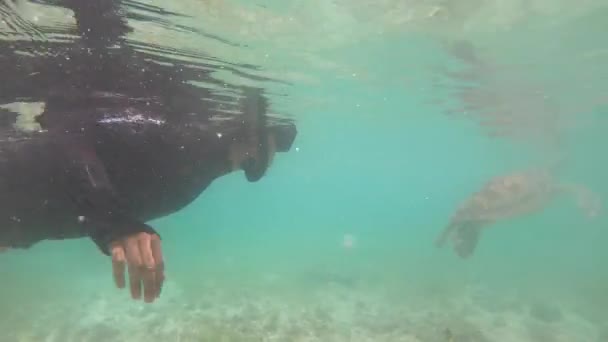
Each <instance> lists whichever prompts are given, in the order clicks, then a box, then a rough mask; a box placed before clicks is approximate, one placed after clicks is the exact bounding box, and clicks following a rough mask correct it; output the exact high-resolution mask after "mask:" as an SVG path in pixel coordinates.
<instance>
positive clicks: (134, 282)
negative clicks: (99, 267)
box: [110, 233, 165, 303]
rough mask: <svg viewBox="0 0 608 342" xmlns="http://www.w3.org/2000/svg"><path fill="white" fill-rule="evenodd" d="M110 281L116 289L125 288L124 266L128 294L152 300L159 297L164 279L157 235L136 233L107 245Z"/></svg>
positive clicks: (147, 301)
mask: <svg viewBox="0 0 608 342" xmlns="http://www.w3.org/2000/svg"><path fill="white" fill-rule="evenodd" d="M110 252H111V255H112V270H113V274H114V282H115V283H116V286H117V287H118V288H120V289H122V288H124V287H125V266H127V267H128V273H129V285H130V288H131V297H132V298H133V299H135V300H139V299H140V298H141V288H142V285H143V288H144V301H145V302H146V303H151V302H153V301H154V300H155V299H156V298H158V297H159V296H160V291H161V288H162V285H163V281H164V280H165V274H164V263H163V256H162V251H161V242H160V238H159V236H158V235H156V234H150V233H137V234H133V235H130V236H127V237H125V238H123V239H121V240H119V241H115V242H113V243H112V244H111V245H110Z"/></svg>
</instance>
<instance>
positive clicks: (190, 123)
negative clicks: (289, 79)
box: [0, 0, 297, 302]
mask: <svg viewBox="0 0 608 342" xmlns="http://www.w3.org/2000/svg"><path fill="white" fill-rule="evenodd" d="M54 2H61V1H54ZM118 3H119V1H108V0H91V1H66V2H65V3H63V5H64V6H66V7H68V8H71V9H72V10H73V11H74V13H75V17H76V19H77V23H78V32H80V34H81V38H82V39H81V40H79V41H77V42H75V43H73V44H71V45H65V44H64V43H57V44H55V45H49V46H50V48H49V46H43V48H45V49H51V48H53V49H55V50H53V51H54V52H55V55H53V54H47V55H44V56H34V57H29V56H19V58H18V59H15V61H17V64H15V67H14V68H11V69H9V68H4V67H2V69H3V70H6V73H5V75H3V78H4V79H5V81H6V82H5V83H4V84H2V85H0V90H1V91H0V101H2V102H4V103H6V102H9V103H10V101H13V102H14V101H16V100H23V99H25V100H30V101H42V102H44V103H45V107H44V111H43V112H42V114H40V115H39V116H37V117H36V121H37V123H38V124H39V125H40V128H41V129H40V130H37V131H27V132H24V131H22V130H18V129H15V128H14V127H13V125H9V124H6V123H5V124H3V125H0V251H5V250H6V249H7V248H29V247H30V246H32V245H34V244H35V243H37V242H40V241H43V240H58V239H73V238H84V237H88V238H91V239H92V241H93V242H94V243H95V244H96V245H97V246H98V247H99V249H100V250H101V251H102V252H103V253H104V254H106V255H108V256H111V258H112V268H113V275H114V280H115V282H116V285H117V286H118V287H119V288H123V287H124V286H125V268H127V267H128V276H129V284H130V290H131V295H132V297H133V298H134V299H140V298H141V295H142V286H143V297H144V300H145V301H146V302H152V301H154V299H155V298H157V297H158V296H159V295H160V292H161V288H162V284H163V281H164V260H163V256H162V248H161V239H160V236H159V234H158V233H157V232H156V231H155V230H154V229H153V228H152V227H150V226H149V225H147V224H146V223H145V222H148V221H150V220H152V219H155V218H159V217H162V216H166V215H169V214H171V213H174V212H176V211H178V210H180V209H182V208H184V207H185V206H187V205H188V204H190V203H191V202H192V201H193V200H194V199H195V198H197V197H198V196H199V195H200V194H201V193H202V192H203V191H204V190H205V189H206V188H207V187H208V186H209V185H210V184H211V182H212V181H213V180H215V179H217V178H218V177H221V176H222V175H225V174H228V173H230V172H233V171H237V170H243V171H244V173H245V175H246V178H247V179H248V180H249V181H251V182H255V181H257V180H259V179H260V178H262V177H263V176H264V174H265V172H266V170H267V168H268V167H269V165H270V164H271V162H272V159H273V156H274V154H275V152H286V151H288V150H289V149H290V148H291V145H292V143H293V141H294V139H295V136H296V134H297V132H296V128H295V126H294V125H293V124H292V123H291V122H288V121H275V122H270V118H268V117H267V115H266V113H267V106H268V104H267V100H266V98H265V97H264V95H263V93H262V91H261V90H259V89H255V88H241V89H240V90H241V93H242V98H241V100H240V101H238V103H239V105H238V107H237V108H239V109H240V112H241V113H240V114H230V115H229V114H226V113H223V114H222V113H220V112H219V111H217V106H214V104H213V103H214V102H213V101H212V100H208V99H209V98H211V97H212V96H211V94H210V92H208V91H205V89H203V88H197V87H194V86H191V85H189V84H188V83H187V82H186V80H185V79H184V78H183V77H182V74H181V73H179V72H178V71H176V70H186V71H185V72H187V73H192V75H203V76H204V74H205V73H200V72H199V73H198V74H197V73H196V72H195V71H196V70H194V69H188V67H187V66H180V65H179V64H178V63H177V62H175V61H173V62H172V65H171V66H164V65H161V64H159V63H154V62H153V61H152V62H150V61H149V59H150V58H151V57H150V56H149V55H145V54H143V53H140V52H136V51H133V50H132V49H130V48H129V47H128V46H127V45H125V44H122V43H121V44H122V45H121V47H120V48H112V49H108V48H107V47H108V46H112V45H114V44H115V43H116V42H120V40H121V38H120V37H121V35H123V34H124V32H125V31H126V30H127V29H125V27H126V26H125V25H122V24H119V23H120V20H118V19H121V17H119V15H122V14H121V13H123V12H121V11H120V10H118V9H117V8H116V6H115V5H116V4H118ZM3 15H4V14H3ZM117 16H118V17H117ZM104 21H109V22H104ZM85 33H86V34H85ZM41 44H42V43H41ZM62 44H63V45H62ZM15 46H18V43H15V42H10V44H9V45H8V48H7V45H6V44H5V45H0V57H2V58H0V67H1V66H2V63H5V62H6V63H8V62H10V61H11V58H15V57H14V56H13V55H11V54H12V53H13V49H14V47H15ZM34 47H35V45H32V49H34ZM57 56H59V58H61V63H57V59H53V58H58V57H57ZM66 56H68V57H69V58H64V57H66ZM4 57H6V58H4ZM166 64H169V63H166ZM189 64H194V63H189ZM201 77H202V76H201ZM10 80H17V81H16V82H10ZM232 90H233V91H236V90H239V88H234V89H232ZM201 97H207V100H202V99H201ZM223 100H225V99H223ZM2 102H0V103H2ZM7 113H8V111H6V110H4V112H3V114H7ZM8 114H11V113H8ZM12 114H14V113H12ZM4 119H6V120H7V121H8V122H9V123H10V122H11V120H14V116H13V117H11V116H10V115H6V116H3V120H4Z"/></svg>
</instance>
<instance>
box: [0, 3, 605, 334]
mask: <svg viewBox="0 0 608 342" xmlns="http://www.w3.org/2000/svg"><path fill="white" fill-rule="evenodd" d="M314 3H315V4H316V2H314ZM388 3H389V2H382V6H387V7H390V6H389V5H388ZM467 3H468V4H472V2H467ZM205 4H206V5H205V6H209V7H206V8H207V9H209V11H211V10H210V9H215V10H217V11H219V12H218V13H220V14H217V13H216V14H215V15H216V16H220V17H221V13H230V14H231V15H235V14H234V13H243V11H246V10H245V8H250V7H251V6H249V7H248V6H245V5H239V4H238V3H237V2H229V3H227V4H229V5H222V6H224V7H222V6H221V5H219V4H218V3H215V2H212V1H210V2H205ZM355 4H356V5H360V7H358V6H355ZM413 4H417V3H413ZM421 4H422V2H421V3H420V4H418V5H420V6H422V5H421ZM446 4H449V2H446ZM499 4H500V3H498V2H496V3H493V4H492V6H490V5H486V7H483V9H485V10H479V11H478V12H474V13H476V14H477V16H473V17H474V18H473V19H472V18H471V16H467V15H464V14H463V13H469V12H462V11H467V10H470V9H468V8H467V6H464V5H463V6H462V7H461V8H460V7H454V8H452V12H450V13H452V15H453V16H454V17H448V18H447V19H445V20H444V21H439V22H437V23H435V24H433V22H423V23H422V24H420V26H416V28H415V30H414V29H412V30H409V31H408V30H406V29H405V27H406V26H405V24H400V25H402V26H398V27H400V29H396V28H395V25H397V24H394V23H393V24H390V23H392V21H389V19H390V18H393V17H392V16H389V15H388V14H387V16H386V17H381V15H380V14H377V13H375V12H374V11H372V10H363V9H362V8H366V7H365V6H364V5H365V4H363V2H354V3H353V5H352V6H347V5H345V4H341V3H340V2H333V5H332V6H335V7H332V8H328V7H324V8H322V9H320V10H319V11H321V13H317V14H318V15H319V17H318V18H315V17H314V16H312V15H310V16H309V14H310V13H313V12H314V5H313V2H310V4H306V3H304V2H292V5H293V6H287V7H272V6H271V5H270V4H266V5H267V6H269V8H271V9H274V12H273V13H282V12H281V11H287V12H284V13H285V16H284V17H285V18H288V17H293V18H295V19H294V20H295V21H298V20H299V21H300V22H301V23H302V25H303V26H306V25H305V24H311V23H312V24H314V23H319V22H323V20H324V19H325V20H327V21H328V22H329V19H333V20H334V21H333V22H331V23H333V25H334V26H331V25H332V24H331V23H328V24H327V26H323V27H319V26H316V25H312V27H314V29H312V28H311V29H310V31H312V32H304V30H300V29H299V28H297V29H296V28H294V29H293V30H294V31H289V30H287V28H289V26H280V25H278V26H277V27H276V28H275V27H274V26H271V25H270V23H269V22H266V24H267V25H262V24H260V25H259V26H256V25H253V24H250V25H251V26H249V29H250V30H251V31H249V33H248V34H251V35H252V36H255V37H253V38H252V39H253V40H254V42H253V43H252V48H251V49H252V51H253V52H250V53H251V54H252V55H251V56H249V57H248V55H247V53H245V52H243V53H242V54H237V55H236V56H234V58H235V59H245V60H246V59H248V58H250V59H252V60H255V61H260V60H264V57H263V56H264V55H266V53H265V52H266V51H272V52H273V57H270V59H274V60H273V62H267V63H268V65H266V68H265V72H267V73H268V74H281V73H283V75H284V76H285V77H286V78H290V77H291V78H292V79H291V80H290V81H291V82H293V85H290V86H276V85H272V84H270V85H268V87H269V88H270V89H273V90H274V91H275V92H276V93H287V94H288V96H287V97H282V96H276V97H275V98H273V97H271V101H274V103H275V107H274V108H276V110H277V111H281V112H285V114H286V115H289V116H290V117H292V118H294V119H295V120H296V123H297V126H298V131H299V134H298V137H297V139H296V141H295V143H294V146H293V148H292V150H291V151H290V152H289V153H285V154H280V155H278V156H277V157H276V158H275V161H274V164H273V166H272V168H271V169H270V171H269V173H268V174H267V176H266V177H265V178H263V179H262V180H261V181H260V182H258V183H248V182H247V181H246V180H245V178H244V175H242V174H241V173H235V174H231V175H229V176H226V177H223V178H221V179H219V180H217V181H215V182H214V183H213V185H212V186H211V187H210V188H209V189H208V190H207V191H206V192H205V193H204V194H203V195H202V196H201V197H199V198H198V199H197V200H196V201H195V202H194V203H192V204H191V205H190V206H188V207H187V208H186V209H184V210H182V211H181V212H179V213H177V214H174V215H171V216H168V217H165V218H163V219H160V220H157V221H155V222H152V223H151V224H152V225H153V226H154V227H156V228H157V230H158V231H159V232H160V233H161V234H162V236H163V248H164V254H165V258H166V268H167V283H166V285H165V288H164V290H163V291H164V292H163V294H162V296H161V298H160V300H159V301H158V302H156V303H154V304H143V303H140V302H134V301H131V300H130V296H129V293H128V292H127V291H125V290H123V291H120V290H117V289H115V288H114V285H113V282H112V279H111V264H110V260H107V259H106V258H105V257H104V256H103V255H101V254H100V253H99V252H98V251H97V249H96V248H95V247H94V245H93V244H92V243H91V242H90V241H86V240H77V241H61V242H45V243H41V244H39V245H36V246H35V247H34V248H32V249H30V250H27V251H9V252H6V253H3V254H1V255H0V274H1V275H2V279H3V291H1V292H0V302H1V303H3V305H2V308H1V309H0V340H1V341H144V340H146V341H357V342H358V341H361V342H363V341H423V342H426V341H430V342H434V341H438V342H439V341H451V342H456V341H459V342H460V341H462V342H464V341H542V342H545V341H564V342H566V341H581V342H583V341H598V342H600V341H606V340H608V326H607V325H606V323H605V322H607V321H608V310H607V309H606V308H607V307H608V297H607V296H606V288H607V286H606V285H607V284H608V271H606V264H605V261H606V260H608V250H607V249H606V248H605V245H606V242H608V232H607V230H606V226H607V224H608V220H607V219H606V212H605V210H604V211H603V212H601V214H600V215H599V217H597V218H596V219H594V220H589V219H587V218H585V217H584V215H582V213H581V212H580V211H579V210H577V207H576V205H575V203H574V201H573V200H572V198H568V197H564V198H559V199H556V200H555V201H552V202H551V203H550V204H549V205H548V206H547V207H546V208H545V209H544V210H542V211H538V212H535V213H533V214H531V215H528V216H524V217H518V218H514V219H512V220H506V221H501V222H499V223H497V224H495V225H493V226H492V227H491V228H489V229H488V230H486V231H484V234H483V236H482V239H481V241H480V244H479V246H478V248H477V250H476V252H475V254H474V255H473V256H472V257H471V258H470V259H467V260H463V259H460V258H458V257H457V256H456V255H455V254H454V253H453V252H452V251H451V249H450V248H443V249H437V248H435V246H434V245H433V242H434V240H435V238H436V237H437V235H438V234H439V233H440V232H441V231H442V229H443V228H444V227H445V226H446V224H447V223H448V221H449V219H450V217H451V215H452V214H453V212H454V211H455V210H456V209H457V207H458V205H459V204H460V203H462V202H463V201H464V200H466V199H467V198H468V197H469V196H471V194H472V193H473V192H475V191H478V190H479V189H480V188H481V187H482V186H483V185H484V183H486V182H487V181H488V180H490V179H491V178H492V177H496V176H499V175H508V174H510V173H512V172H515V171H518V170H521V169H526V168H528V167H534V166H542V165H544V164H545V163H547V162H550V161H551V160H553V158H554V156H556V155H559V156H560V158H561V159H562V160H563V161H564V162H562V163H561V164H560V166H559V169H558V170H557V173H558V174H559V177H560V179H564V180H568V181H571V182H576V183H580V184H584V186H586V187H587V188H589V189H591V190H592V191H593V192H595V193H597V194H598V196H599V197H600V198H603V199H604V201H605V199H606V198H607V197H606V195H607V194H608V183H607V182H606V181H605V179H604V178H605V175H606V174H608V157H607V156H606V154H605V153H603V152H602V151H603V148H602V147H603V146H604V145H605V143H606V138H605V136H604V132H605V131H606V129H607V128H608V127H607V126H606V120H605V117H604V116H605V115H606V114H607V113H608V112H607V111H606V105H607V104H608V103H607V101H608V99H607V98H606V91H608V88H607V87H606V85H605V77H606V72H607V70H608V65H607V64H606V62H605V57H606V54H607V51H608V50H607V49H608V46H607V45H606V41H605V39H603V40H602V36H603V32H605V29H606V24H605V23H606V22H608V21H607V20H606V17H607V15H608V8H606V7H604V9H603V10H601V8H602V7H601V6H598V7H595V6H594V5H596V4H595V3H593V2H587V3H585V5H581V6H582V7H585V6H587V7H586V10H585V8H583V9H580V8H579V9H578V10H577V11H574V10H573V9H572V8H570V7H567V6H566V5H565V3H561V2H559V5H558V4H557V3H556V5H554V7H553V6H549V5H548V4H544V3H543V2H533V4H535V5H537V6H538V7H537V8H535V10H534V11H533V10H530V9H528V10H529V11H530V12H525V11H524V12H522V14H521V16H516V15H513V16H509V15H507V13H508V14H512V13H518V14H519V12H518V11H513V12H509V11H506V10H505V8H506V7H509V6H506V7H505V6H504V5H505V4H506V3H503V4H502V5H503V6H499ZM393 5H395V6H396V4H393ZM172 6H173V7H176V8H192V6H195V5H194V4H193V3H187V4H186V3H184V4H183V5H180V4H174V5H172ZM188 6H190V7H188ZM201 6H203V5H201ZM213 6H216V7H213ZM240 6H243V7H240ZM328 6H329V5H328ZM379 6H380V5H379ZM544 6H545V7H544ZM560 6H561V7H560ZM253 7H255V6H253ZM380 7H381V6H380ZM396 7H398V6H396ZM396 7H395V8H396ZM513 7H517V6H515V5H513ZM522 7H525V6H522ZM532 7H534V6H532ZM267 8H268V7H267ZM497 8H498V9H500V10H498V9H497ZM509 8H510V7H509ZM598 8H599V9H598ZM236 9H238V11H237V10H236ZM543 9H544V10H545V12H543V11H542V10H543ZM250 10H251V11H252V12H245V13H256V12H253V11H254V9H250ZM347 10H350V12H347ZM222 11H224V12H222ZM420 11H422V9H421V10H420ZM470 11H472V10H470ZM522 11H523V10H522ZM539 12H540V13H541V14H538V13H539ZM214 13H215V12H214ZM264 13H266V12H264ZM329 13H331V14H333V15H335V16H334V17H331V16H330V14H329ZM387 13H388V12H387ZM390 13H393V12H390ZM416 13H418V12H416ZM501 13H503V14H504V17H499V14H501ZM531 13H532V14H531ZM266 14H267V13H266ZM490 14H493V15H494V16H491V15H490ZM226 15H227V16H228V14H226ZM258 15H261V14H258ZM484 15H486V16H485V17H484ZM330 17H331V18H330ZM389 17H390V18H389ZM210 18H216V17H210ZM229 18H232V17H229ZM311 18H315V20H316V21H315V20H312V19H311ZM363 18H367V20H368V21H365V22H364V21H363ZM416 18H418V17H416V14H414V19H416ZM475 18H477V19H475ZM479 18H486V19H487V21H483V20H479ZM492 18H494V19H495V20H490V19H492ZM381 19H382V20H383V21H382V22H383V23H385V24H386V25H385V26H382V27H384V29H385V30H386V31H385V33H384V34H383V35H375V33H374V32H376V29H377V28H378V27H380V26H381V25H379V23H380V22H381ZM474 19H475V20H474ZM499 19H500V20H499ZM216 20H217V21H218V22H219V21H221V20H219V19H216ZM357 20H360V22H359V21H357ZM374 20H376V21H374ZM421 20H422V19H421ZM414 21H415V20H414ZM276 22H280V23H283V21H279V19H276V21H275V22H274V23H276ZM285 22H289V20H288V19H285ZM503 22H504V23H505V24H504V25H505V26H508V25H512V26H513V27H511V28H509V29H505V28H504V27H503ZM358 23H360V26H359V25H357V24H358ZM397 23H399V21H397ZM497 23H500V25H499V24H497ZM213 24H215V25H217V27H216V29H217V30H225V32H224V33H225V34H226V35H235V36H238V34H237V33H235V32H241V34H242V31H239V30H240V29H242V27H239V26H238V24H236V23H235V24H234V26H235V27H233V29H234V32H233V31H229V30H227V28H226V27H224V26H221V25H219V24H218V23H216V22H213ZM467 24H468V26H467ZM306 27H311V26H306ZM454 27H458V28H460V29H461V30H460V31H458V32H455V31H457V30H455V29H454ZM464 27H468V28H469V30H468V31H467V30H464V29H463V28H464ZM471 27H472V28H471ZM354 28H360V31H357V30H354ZM281 30H285V32H282V31H281ZM391 30H392V31H391ZM252 32H253V33H252ZM256 32H257V34H256ZM307 34H308V35H307ZM321 34H325V35H326V38H327V40H328V42H327V43H323V42H319V43H318V45H313V46H309V45H306V44H312V43H311V42H315V41H316V40H318V39H319V37H320V36H321ZM294 36H297V38H299V39H301V42H302V43H301V44H302V45H298V44H292V43H293V42H294V41H295V38H293V37H294ZM260 37H261V38H260ZM290 37H292V38H290ZM241 38H243V37H241ZM305 38H308V39H307V40H306V39H305ZM463 38H466V39H467V40H470V41H472V42H474V43H475V44H476V46H479V47H481V48H480V51H484V53H483V56H484V57H485V58H486V59H487V60H488V61H490V62H491V63H494V64H495V65H501V66H503V68H498V71H495V72H489V71H487V70H485V69H484V71H483V73H484V74H483V75H482V76H483V77H480V78H477V79H476V80H474V81H476V82H480V84H481V85H480V86H479V89H483V90H488V89H489V90H491V91H493V93H492V94H499V95H500V96H498V97H500V99H497V97H494V98H492V99H493V101H485V102H483V101H482V102H483V107H482V108H479V109H478V110H477V111H475V112H476V113H477V114H479V116H475V115H474V114H475V113H473V115H470V116H466V115H447V114H446V111H447V110H448V109H450V108H451V106H452V105H456V106H457V105H458V104H459V103H460V102H462V101H463V100H462V98H458V97H457V96H456V95H454V92H453V90H456V89H459V88H457V86H458V82H461V80H453V79H450V78H449V77H448V76H446V75H442V74H440V73H438V72H437V69H436V68H437V67H439V66H449V67H451V68H452V67H453V68H456V69H458V68H466V66H463V65H461V63H460V62H458V61H457V59H456V58H454V57H453V56H452V55H450V54H449V52H448V50H447V49H446V48H445V46H446V45H445V44H444V43H445V42H452V41H456V40H458V39H463ZM258 42H259V45H255V44H256V43H258ZM273 42H274V43H276V46H273ZM305 42H306V44H305ZM205 43H209V44H212V43H211V42H204V41H201V42H198V44H200V45H201V46H203V47H202V48H201V49H202V50H205V48H204V46H205V45H204V44H205ZM332 44H333V45H332ZM218 53H222V52H218ZM226 53H228V52H226ZM288 56H291V58H292V59H290V60H285V61H282V62H276V61H277V59H279V58H288ZM298 56H299V57H300V58H301V59H298ZM310 56H314V57H315V58H316V59H317V60H318V61H319V60H324V61H325V62H324V63H312V62H310V61H311V60H312V58H309V57H310ZM305 57H306V58H305ZM304 60H307V61H309V62H310V64H307V63H305V62H304ZM275 62H276V63H275ZM260 63H263V62H260ZM273 63H274V64H273ZM322 65H323V66H322ZM286 70H290V71H291V72H292V73H289V74H288V73H285V71H286ZM303 75H305V76H307V77H308V78H304V77H303ZM227 77H228V76H227ZM298 80H300V81H298ZM480 80H481V81H480ZM602 81H604V82H602ZM450 82H453V83H450ZM447 83H450V84H453V85H452V86H443V87H442V86H441V84H447ZM273 87H274V88H273ZM526 87H532V88H533V89H543V94H544V95H547V96H549V97H550V99H551V100H552V101H549V102H551V105H549V104H546V103H545V102H542V103H543V105H542V106H540V107H539V102H537V101H536V100H537V99H538V98H537V97H535V96H531V97H528V95H531V94H533V91H532V90H526V89H527V88H526ZM522 89H523V90H522ZM520 90H521V91H520ZM481 97H482V98H484V99H488V98H490V95H488V94H487V93H486V94H485V97H484V95H483V94H482V95H481ZM499 106H503V107H501V108H505V107H504V106H506V108H507V110H506V111H503V112H501V113H502V114H500V115H505V116H507V117H509V118H511V119H512V124H513V126H511V127H515V129H516V130H518V131H525V132H526V135H525V136H524V137H523V138H522V137H520V136H516V137H509V136H507V137H505V138H504V139H498V138H492V137H490V136H489V135H488V134H487V133H488V132H487V131H486V130H484V129H482V127H481V126H480V125H479V121H483V115H484V113H490V112H494V111H495V109H496V108H497V107H499ZM509 108H511V110H508V109H509ZM520 114H521V115H520ZM480 117H481V118H480ZM555 117H557V118H558V119H559V120H558V121H559V122H560V124H563V126H561V131H560V138H561V140H560V143H559V144H556V143H554V141H553V140H551V139H550V138H546V137H545V136H544V133H546V132H547V131H548V128H547V127H549V126H550V125H551V124H552V122H550V121H548V120H552V119H551V118H555ZM528 119H530V120H528ZM538 122H540V124H538ZM518 123H521V124H519V125H518ZM348 236H352V237H353V238H354V240H355V241H354V245H353V246H352V247H348V246H345V245H344V239H345V237H348Z"/></svg>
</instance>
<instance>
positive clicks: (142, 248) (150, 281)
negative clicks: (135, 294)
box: [138, 234, 156, 303]
mask: <svg viewBox="0 0 608 342" xmlns="http://www.w3.org/2000/svg"><path fill="white" fill-rule="evenodd" d="M138 242H139V244H138V246H139V252H140V253H141V258H142V261H143V267H142V269H141V273H142V280H143V283H144V301H145V302H147V303H150V302H152V301H154V298H155V297H156V282H155V280H154V278H155V276H156V274H155V273H156V269H155V268H156V265H155V263H154V257H153V256H152V246H151V236H150V234H142V235H140V237H139V238H138Z"/></svg>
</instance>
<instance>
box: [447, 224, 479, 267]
mask: <svg viewBox="0 0 608 342" xmlns="http://www.w3.org/2000/svg"><path fill="white" fill-rule="evenodd" d="M482 230H483V224H482V223H481V222H478V221H468V222H462V223H460V224H458V225H457V227H456V229H455V230H454V233H453V234H452V247H453V248H454V252H456V254H458V256H459V257H461V258H463V259H466V258H468V257H470V256H471V255H473V253H474V252H475V249H476V248H477V243H478V242H479V238H480V237H481V231H482Z"/></svg>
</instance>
